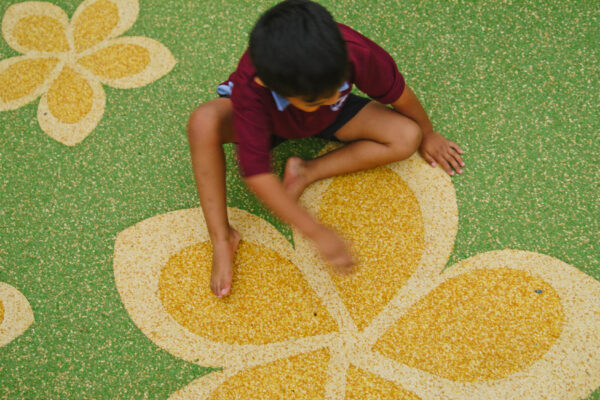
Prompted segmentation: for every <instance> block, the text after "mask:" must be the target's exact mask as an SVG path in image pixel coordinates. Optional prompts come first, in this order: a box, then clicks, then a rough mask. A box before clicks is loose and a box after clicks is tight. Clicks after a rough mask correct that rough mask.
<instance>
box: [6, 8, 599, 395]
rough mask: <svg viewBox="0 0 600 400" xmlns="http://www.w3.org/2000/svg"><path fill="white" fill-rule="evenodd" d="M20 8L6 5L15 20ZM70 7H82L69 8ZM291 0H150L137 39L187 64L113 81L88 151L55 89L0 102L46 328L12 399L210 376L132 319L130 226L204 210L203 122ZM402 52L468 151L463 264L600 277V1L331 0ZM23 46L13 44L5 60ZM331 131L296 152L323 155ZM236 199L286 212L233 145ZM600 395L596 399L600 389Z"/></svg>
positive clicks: (25, 358) (14, 237)
mask: <svg viewBox="0 0 600 400" xmlns="http://www.w3.org/2000/svg"><path fill="white" fill-rule="evenodd" d="M17 2H20V1H12V0H8V1H7V0H4V1H3V2H2V3H0V15H2V16H3V15H4V13H5V11H6V9H7V8H8V7H9V6H10V5H12V4H14V3H17ZM52 3H53V4H56V5H58V6H60V7H61V8H62V9H63V10H65V11H66V12H67V14H68V15H69V16H71V15H72V14H73V12H74V11H75V9H76V8H77V6H78V5H79V1H52ZM272 4H275V2H264V1H261V2H257V1H231V0H225V1H220V2H189V1H170V2H162V1H157V0H144V1H141V4H140V13H139V16H138V19H137V21H136V22H135V24H134V25H133V27H132V28H131V29H130V30H128V31H127V32H125V33H124V34H123V36H146V37H149V38H152V39H155V40H157V41H159V42H160V43H162V44H163V45H165V46H166V47H167V48H168V49H169V50H170V51H171V53H172V54H173V56H174V57H175V59H176V60H177V64H176V66H175V67H174V69H173V70H172V71H171V72H170V73H168V74H167V75H166V76H164V77H163V78H161V79H159V80H158V81H155V82H153V83H151V84H149V85H147V86H144V87H142V88H139V89H126V90H121V89H114V88H111V87H108V86H106V85H104V86H103V87H104V90H105V91H106V110H105V112H104V116H103V118H102V120H101V121H100V123H99V124H98V126H97V127H96V128H95V129H94V131H93V132H92V133H91V134H90V135H89V136H88V137H87V138H86V139H85V140H84V141H83V142H82V143H80V144H78V145H76V146H74V147H67V146H65V145H62V144H60V143H58V142H56V141H54V140H53V139H51V138H50V137H48V136H47V135H46V134H45V133H44V132H43V131H42V130H41V129H40V127H39V124H38V122H37V118H36V113H37V105H38V101H39V100H35V101H33V102H31V103H30V104H28V105H25V106H23V107H21V108H19V109H17V110H14V111H6V112H1V113H0V131H1V134H0V193H1V196H0V282H5V283H7V284H9V285H11V286H14V287H15V288H17V289H18V290H19V291H20V292H21V293H23V295H24V296H25V297H26V298H27V299H28V301H29V302H30V304H31V307H32V308H33V311H34V316H35V322H34V323H33V325H32V326H31V327H30V328H29V329H28V330H27V331H26V332H25V333H24V334H23V335H22V336H20V337H19V338H17V339H16V340H15V341H13V342H12V343H10V344H9V345H7V346H5V347H2V348H0V398H2V399H4V398H6V399H42V398H43V399H64V398H73V399H117V398H124V399H125V398H126V399H130V398H136V399H137V398H148V399H166V398H167V397H168V396H169V395H170V394H172V393H173V392H175V391H176V390H178V389H180V388H182V387H184V386H186V385H187V384H188V383H189V382H191V381H193V380H195V379H196V378H198V377H200V376H202V375H203V374H206V373H208V372H210V371H211V370H210V369H206V368H201V367H197V366H195V365H192V364H189V363H187V362H185V361H182V360H181V359H178V358H176V357H174V356H172V355H171V354H169V353H167V352H166V351H163V350H161V349H160V348H158V347H157V346H156V345H155V344H154V343H152V342H151V341H150V340H149V339H148V338H147V337H146V336H144V335H143V334H142V333H141V332H140V330H139V329H138V328H137V327H136V326H135V325H134V324H133V322H132V320H131V319H130V317H129V316H128V315H127V313H126V311H125V309H124V307H123V305H122V303H121V300H120V297H119V294H118V293H117V291H116V288H115V283H114V277H113V265H112V256H113V246H114V241H115V237H116V235H117V234H118V233H119V232H121V231H122V230H124V229H126V228H128V227H130V226H132V225H134V224H136V223H137V222H139V221H141V220H144V219H146V218H149V217H152V216H155V215H159V214H163V213H166V212H169V211H173V210H178V209H183V208H191V207H197V206H198V205H199V202H198V199H197V194H196V192H195V184H194V180H193V176H192V172H191V164H190V159H189V150H188V146H187V139H186V133H185V127H186V123H187V118H188V117H189V114H190V113H191V111H192V110H193V109H194V108H195V107H197V106H198V105H199V104H201V103H202V102H204V101H207V100H209V99H211V98H214V97H215V87H216V85H217V84H218V83H219V82H221V81H222V80H224V79H226V78H227V76H228V74H229V73H230V72H231V71H233V69H234V68H235V65H236V64H237V61H238V59H239V56H240V55H241V53H242V52H243V51H244V49H245V46H246V42H247V38H248V35H247V32H249V30H250V29H251V27H252V25H253V23H254V21H255V20H256V18H257V17H258V16H259V15H260V13H261V12H263V11H264V10H265V9H267V8H268V7H270V6H271V5H272ZM321 4H323V5H325V6H326V7H327V8H328V9H329V10H330V11H331V12H332V14H333V15H334V17H335V18H336V19H337V20H338V21H340V22H343V23H346V24H348V25H350V26H352V27H353V28H355V29H357V30H359V31H360V32H362V33H363V34H365V35H366V36H368V37H370V38H371V39H373V40H375V41H376V42H377V43H379V44H380V45H381V46H382V47H384V48H385V49H386V50H387V51H388V52H390V54H391V55H392V56H393V57H394V58H395V59H396V60H397V63H398V65H399V67H400V70H401V71H402V72H403V74H404V76H405V78H406V80H407V83H408V84H409V85H410V86H411V87H412V88H413V89H414V90H415V92H416V93H417V95H418V96H419V98H420V99H421V100H422V103H423V104H424V106H425V108H426V110H427V111H428V112H429V115H430V117H431V119H432V122H433V123H434V126H435V127H436V129H437V130H438V131H439V132H440V133H442V134H444V135H445V136H446V137H448V138H449V139H451V140H454V141H456V142H457V143H459V144H460V145H461V146H462V147H463V149H465V150H466V153H465V154H464V159H465V162H466V167H465V173H464V174H463V175H462V176H458V177H455V178H453V182H454V186H455V188H456V192H457V199H458V209H459V230H458V234H457V237H456V240H455V247H454V251H453V253H452V255H451V257H450V260H449V261H448V265H452V264H454V263H456V262H458V261H459V260H463V259H466V258H468V257H470V256H473V255H475V254H478V253H482V252H486V251H490V250H499V249H521V250H528V251H534V252H539V253H542V254H546V255H550V256H552V257H556V258H559V259H560V260H563V261H565V262H566V263H568V264H570V265H573V266H575V267H576V268H579V269H580V270H582V271H583V272H585V273H586V274H588V275H590V276H592V277H594V278H595V279H597V280H600V245H599V238H600V222H599V221H600V218H599V216H600V202H599V201H598V200H599V199H598V196H599V193H600V167H599V165H598V159H600V140H599V134H600V119H599V118H598V113H597V109H598V105H599V104H600V68H598V65H600V45H599V44H598V43H600V28H599V26H600V3H599V2H596V1H566V2H561V3H560V4H558V3H556V4H547V2H541V1H513V2H493V1H484V2H478V3H467V2H458V1H454V2H451V3H438V2H433V1H426V2H396V1H385V2H371V1H366V0H358V1H335V2H334V1H322V2H321ZM16 55H18V53H17V52H15V51H14V50H13V49H11V48H10V47H9V46H8V45H7V43H6V41H5V40H4V39H3V40H0V60H4V59H7V58H10V57H13V56H16ZM322 145H323V142H321V141H319V140H306V141H294V142H290V143H286V144H285V145H283V146H281V147H280V148H279V149H278V150H277V153H276V158H277V160H276V162H277V165H278V168H279V171H281V168H282V165H283V161H284V160H285V159H286V158H287V157H289V156H290V155H291V154H299V155H301V156H304V157H311V156H314V155H315V154H316V153H317V152H318V150H319V149H320V148H321V146H322ZM227 149H228V153H227V154H228V167H229V172H228V196H229V205H230V206H234V207H239V208H242V209H245V210H247V211H250V212H252V213H254V214H256V215H258V216H260V217H262V218H265V219H266V220H267V221H269V222H271V223H273V224H274V225H275V226H276V227H278V229H280V230H281V231H282V233H284V235H286V237H288V238H290V234H289V230H288V229H287V228H286V227H284V226H282V225H281V224H280V223H279V222H277V221H276V220H275V218H274V217H272V216H271V215H270V214H269V213H268V212H266V211H265V209H264V208H263V207H262V206H261V205H259V204H258V203H257V202H256V201H255V200H254V199H253V198H252V196H250V195H249V194H248V192H247V191H246V190H245V189H244V188H243V184H242V183H241V180H240V179H239V176H238V173H237V169H236V168H235V166H234V162H233V153H232V147H231V146H228V147H227ZM599 398H600V391H599V390H597V391H596V392H594V394H592V395H591V396H590V397H589V399H599Z"/></svg>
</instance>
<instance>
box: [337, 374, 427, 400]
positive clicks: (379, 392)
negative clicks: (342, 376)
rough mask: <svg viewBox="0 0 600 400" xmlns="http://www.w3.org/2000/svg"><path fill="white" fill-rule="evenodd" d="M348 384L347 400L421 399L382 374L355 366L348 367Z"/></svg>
mask: <svg viewBox="0 0 600 400" xmlns="http://www.w3.org/2000/svg"><path fill="white" fill-rule="evenodd" d="M346 385H347V386H346V400H364V399H395V400H421V398H420V397H419V396H417V395H416V394H414V393H412V392H410V391H408V390H405V389H402V388H401V387H399V386H396V385H395V384H393V383H392V382H390V381H388V380H386V379H383V378H381V377H380V376H377V375H375V374H373V373H371V372H368V371H365V370H364V369H360V368H356V367H354V366H351V367H350V368H348V377H347V383H346Z"/></svg>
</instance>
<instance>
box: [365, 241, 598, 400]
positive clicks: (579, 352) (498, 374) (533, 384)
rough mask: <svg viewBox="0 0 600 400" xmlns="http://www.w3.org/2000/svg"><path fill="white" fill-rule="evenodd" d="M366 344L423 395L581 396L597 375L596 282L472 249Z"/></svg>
mask: <svg viewBox="0 0 600 400" xmlns="http://www.w3.org/2000/svg"><path fill="white" fill-rule="evenodd" d="M374 350H376V351H378V352H380V353H381V354H383V356H385V357H387V358H388V360H389V359H391V360H393V362H392V361H391V360H390V361H389V362H388V361H385V360H381V366H380V367H377V368H378V369H379V370H381V371H390V370H397V371H399V374H398V375H397V378H398V381H402V379H401V378H403V379H405V381H406V380H410V382H411V384H412V385H413V386H412V388H411V390H412V389H415V390H416V392H418V393H428V395H429V396H430V397H432V398H439V397H443V396H448V397H450V398H461V399H481V398H523V399H526V398H556V399H577V398H581V397H585V396H587V395H589V393H590V392H591V391H592V390H594V389H595V388H596V387H597V385H598V382H600V282H598V281H596V280H594V279H593V278H591V277H589V276H587V275H585V274H583V273H582V272H581V271H579V270H577V269H576V268H574V267H572V266H569V265H567V264H565V263H563V262H562V261H560V260H557V259H555V258H552V257H548V256H544V255H541V254H537V253H530V252H525V251H511V250H504V251H494V252H489V253H484V254H479V255H477V256H475V257H472V258H470V259H467V260H465V261H463V262H461V263H460V264H458V265H457V266H454V267H452V268H449V269H448V270H446V271H445V272H444V274H443V276H442V277H440V281H439V286H438V287H437V288H435V289H434V290H432V291H431V292H430V293H428V294H427V295H425V296H424V297H422V298H421V299H419V301H418V302H417V303H415V304H414V306H413V307H412V308H411V309H410V310H408V312H407V314H406V315H404V316H403V317H402V318H401V319H399V320H398V321H397V322H396V324H395V325H394V326H393V328H392V329H391V330H390V331H389V332H387V333H386V334H385V335H384V336H382V337H381V338H380V340H379V342H378V343H377V344H376V346H375V348H374ZM374 363H375V364H377V363H379V361H376V362H373V361H372V362H371V365H372V364H374ZM393 363H398V364H404V365H405V366H403V367H399V366H395V365H394V364H393ZM384 364H385V365H386V367H385V368H383V365H384ZM408 367H412V368H415V369H414V370H413V371H414V372H411V374H412V375H414V376H413V377H410V374H407V372H408ZM407 375H408V377H407ZM392 380H394V381H396V379H395V378H393V377H392Z"/></svg>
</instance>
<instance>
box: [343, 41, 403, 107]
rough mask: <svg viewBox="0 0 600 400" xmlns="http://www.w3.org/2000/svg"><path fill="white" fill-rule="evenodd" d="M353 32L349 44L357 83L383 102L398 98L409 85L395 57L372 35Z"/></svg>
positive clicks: (365, 91) (386, 102) (373, 97)
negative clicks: (367, 35)
mask: <svg viewBox="0 0 600 400" xmlns="http://www.w3.org/2000/svg"><path fill="white" fill-rule="evenodd" d="M353 33H354V35H353V36H354V38H353V40H350V41H348V42H347V44H348V55H349V58H350V62H351V63H352V65H353V73H354V83H355V84H356V86H357V87H358V88H359V89H360V90H362V91H363V92H364V93H366V94H367V95H368V96H369V97H371V98H372V99H374V100H377V101H379V102H380V103H383V104H391V103H393V102H394V101H396V100H398V99H399V98H400V96H401V95H402V92H403V91H404V88H405V85H406V84H405V82H404V77H403V76H402V74H401V73H400V71H399V70H398V67H397V66H396V62H395V61H394V59H393V58H392V56H390V55H389V54H388V53H387V52H386V51H385V50H384V49H383V48H381V47H380V46H379V45H378V44H377V43H375V42H373V41H372V40H370V39H369V38H367V37H365V36H363V35H361V34H360V33H358V32H356V31H354V32H353Z"/></svg>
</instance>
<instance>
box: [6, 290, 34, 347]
mask: <svg viewBox="0 0 600 400" xmlns="http://www.w3.org/2000/svg"><path fill="white" fill-rule="evenodd" d="M32 323H33V311H32V310H31V306H30V305H29V302H28V301H27V299H26V298H25V296H23V295H22V294H21V292H19V291H18V290H17V289H15V288H14V287H12V286H10V285H8V284H6V283H2V282H0V347H3V346H6V345H7V344H9V343H10V342H12V341H13V340H14V339H15V338H16V337H18V336H20V335H21V334H22V333H23V332H25V331H26V330H27V328H29V326H30V325H31V324H32Z"/></svg>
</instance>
